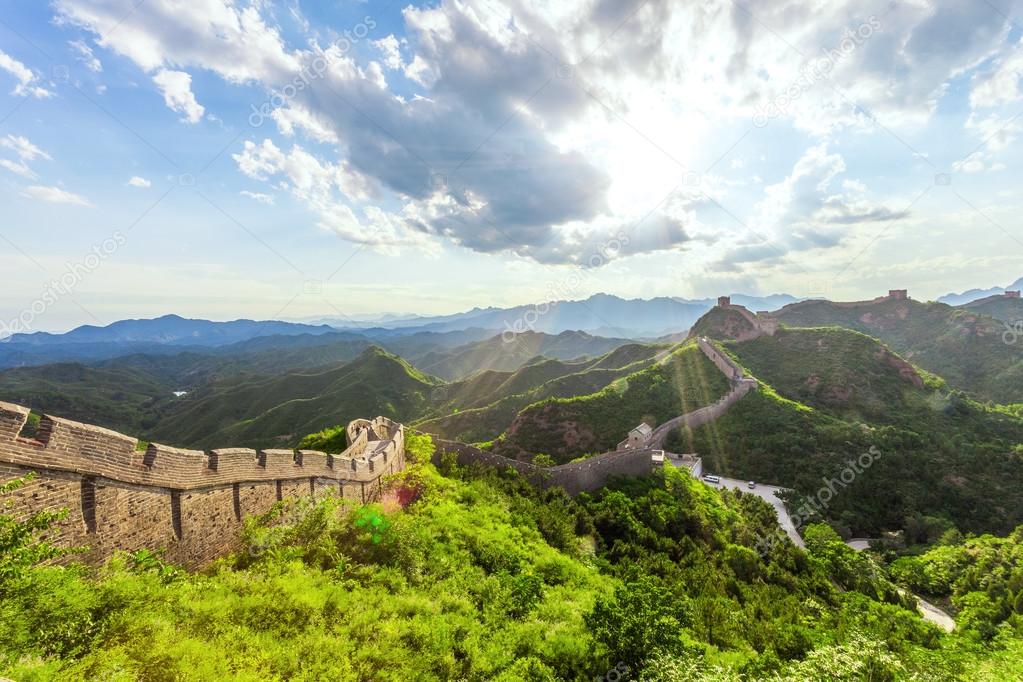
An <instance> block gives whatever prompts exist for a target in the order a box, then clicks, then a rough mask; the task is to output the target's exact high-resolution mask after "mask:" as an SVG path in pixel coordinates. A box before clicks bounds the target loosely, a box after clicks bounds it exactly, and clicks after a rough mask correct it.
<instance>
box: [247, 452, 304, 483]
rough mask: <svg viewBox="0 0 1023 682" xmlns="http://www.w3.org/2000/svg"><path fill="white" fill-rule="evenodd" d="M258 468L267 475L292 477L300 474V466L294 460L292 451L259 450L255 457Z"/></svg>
mask: <svg viewBox="0 0 1023 682" xmlns="http://www.w3.org/2000/svg"><path fill="white" fill-rule="evenodd" d="M257 458H258V460H259V466H261V467H263V468H264V469H266V471H267V473H271V474H279V475H282V476H293V475H295V474H298V473H300V467H301V464H300V463H299V461H298V460H297V459H296V456H295V451H294V450H282V449H276V450H260V451H259V454H258V455H257Z"/></svg>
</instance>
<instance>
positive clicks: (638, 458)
mask: <svg viewBox="0 0 1023 682" xmlns="http://www.w3.org/2000/svg"><path fill="white" fill-rule="evenodd" d="M736 307H741V306H736ZM742 309H743V310H746V309H745V308H742ZM747 312H749V311H747ZM696 341H697V345H698V347H699V348H700V350H701V351H702V352H703V354H704V355H706V356H707V358H708V359H710V361H711V362H713V363H714V366H715V367H717V368H718V370H720V371H721V373H722V374H724V375H725V376H726V377H728V379H729V382H730V383H731V388H730V389H729V391H728V393H726V394H725V395H723V396H722V397H721V398H719V399H718V400H717V401H716V402H715V403H713V404H711V405H707V406H705V407H701V408H698V409H696V410H693V411H692V412H687V413H685V414H680V415H678V416H677V417H674V418H672V419H669V420H668V421H666V422H664V423H663V424H661V425H660V426H658V427H657V428H655V429H649V427H648V429H647V430H643V431H640V429H639V427H637V428H636V429H633V430H632V431H631V432H630V438H627V439H625V440H623V441H622V442H621V443H619V444H618V447H617V449H615V450H612V451H611V452H605V453H603V454H600V455H595V456H593V457H588V458H586V459H584V460H581V461H579V462H569V463H568V464H560V465H558V466H552V467H543V466H537V465H535V464H532V463H530V462H523V461H520V460H517V459H511V458H509V457H503V456H501V455H498V454H495V453H493V452H487V451H486V450H481V449H480V448H477V447H474V446H471V445H466V444H465V443H458V442H455V441H448V440H442V439H436V438H435V439H434V441H435V442H436V443H437V454H436V455H435V456H434V461H435V462H440V461H441V459H442V457H443V455H444V453H451V454H453V455H454V456H455V458H456V461H457V462H458V463H459V464H461V465H469V464H479V465H483V466H489V467H497V468H508V467H510V468H512V469H515V470H516V471H518V472H519V473H520V474H522V475H523V476H525V477H526V478H527V479H528V480H530V481H531V482H532V483H533V484H535V485H538V486H541V487H558V486H560V487H562V488H564V489H565V491H566V492H568V493H569V494H570V495H576V494H578V493H581V492H588V491H592V490H596V489H598V488H601V487H603V486H605V485H607V483H608V482H609V481H610V480H611V479H612V478H614V477H617V476H643V475H646V474H649V473H650V472H651V471H652V470H654V469H656V468H659V467H661V466H663V465H664V463H665V461H666V458H667V459H673V460H675V462H676V463H677V464H681V465H682V466H684V467H685V468H687V469H688V470H689V471H690V472H691V473H692V474H694V475H696V476H699V475H700V472H701V471H702V467H703V464H702V461H701V460H700V458H698V457H695V456H694V455H691V454H675V453H666V452H665V451H664V450H663V443H664V440H665V438H666V437H667V436H668V434H669V433H670V432H671V431H672V430H674V429H677V428H681V427H686V428H690V429H694V428H697V427H699V426H702V425H704V424H707V423H709V422H712V421H714V420H715V419H717V418H719V417H720V416H721V415H723V414H724V413H725V412H727V411H728V409H729V408H730V407H731V406H732V405H734V404H735V403H736V402H737V401H739V400H740V399H741V398H742V397H743V396H745V395H746V394H747V393H749V392H750V391H752V390H754V389H755V388H756V387H757V385H758V384H757V381H756V379H753V378H751V377H747V376H746V375H745V373H744V372H743V370H742V368H741V367H740V366H739V365H738V364H736V363H735V361H734V360H732V359H731V358H730V357H729V356H728V355H727V354H725V353H724V352H722V351H721V349H719V348H718V347H717V346H716V345H714V343H713V342H711V341H710V340H709V339H706V338H698V339H697V340H696ZM641 426H642V425H641ZM637 432H639V436H638V437H637V438H632V437H631V436H632V434H635V433H637Z"/></svg>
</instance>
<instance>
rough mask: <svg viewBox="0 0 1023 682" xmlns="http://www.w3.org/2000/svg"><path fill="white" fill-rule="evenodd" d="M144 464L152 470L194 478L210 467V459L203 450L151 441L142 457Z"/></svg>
mask: <svg viewBox="0 0 1023 682" xmlns="http://www.w3.org/2000/svg"><path fill="white" fill-rule="evenodd" d="M142 464H143V465H144V466H146V467H147V468H148V469H149V470H150V471H158V472H164V473H167V474H170V475H173V476H175V477H181V478H183V479H184V478H185V477H188V478H190V479H194V478H195V477H197V476H201V475H202V473H203V472H204V471H205V470H206V469H207V468H209V466H210V461H209V458H208V457H207V456H206V453H205V452H203V451H202V450H183V449H181V448H173V447H171V446H169V445H161V444H160V443H150V444H149V447H148V448H146V453H145V455H144V456H143V458H142Z"/></svg>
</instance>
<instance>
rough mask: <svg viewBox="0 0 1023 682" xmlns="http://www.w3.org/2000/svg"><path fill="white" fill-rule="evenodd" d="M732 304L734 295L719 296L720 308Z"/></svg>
mask: <svg viewBox="0 0 1023 682" xmlns="http://www.w3.org/2000/svg"><path fill="white" fill-rule="evenodd" d="M730 305H732V297H731V296H718V307H719V308H725V307H728V306H730Z"/></svg>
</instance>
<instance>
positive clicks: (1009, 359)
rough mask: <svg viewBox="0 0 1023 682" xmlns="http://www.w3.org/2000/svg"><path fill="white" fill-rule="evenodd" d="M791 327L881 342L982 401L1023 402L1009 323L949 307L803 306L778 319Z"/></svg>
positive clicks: (1017, 347)
mask: <svg viewBox="0 0 1023 682" xmlns="http://www.w3.org/2000/svg"><path fill="white" fill-rule="evenodd" d="M773 316H774V317H776V318H777V319H778V320H779V321H780V322H782V323H783V324H785V325H788V326H790V327H823V326H838V327H844V328H846V329H853V330H856V331H859V332H863V333H864V334H868V335H870V336H873V337H876V338H878V339H880V340H881V341H883V342H884V343H886V344H887V345H888V346H889V347H890V348H891V349H892V350H893V351H895V352H896V353H898V354H899V355H901V356H902V357H904V358H905V359H906V360H909V361H910V362H912V363H914V364H915V365H918V366H920V367H922V368H924V369H926V370H928V371H930V372H934V373H935V374H938V375H939V376H941V377H942V378H943V379H945V380H946V381H947V382H948V383H949V384H950V385H951V386H953V387H955V388H958V389H960V390H964V391H968V392H969V393H971V394H972V395H974V396H975V397H976V398H978V399H981V400H993V401H995V402H1000V403H1017V402H1023V337H1021V338H1020V339H1019V341H1018V342H1017V343H1015V344H1008V343H1005V341H1004V340H1003V334H1004V332H1005V323H1003V322H1001V321H999V320H996V319H994V318H992V317H988V316H987V315H982V314H978V313H976V312H973V311H971V310H968V309H962V308H953V307H951V306H948V305H945V304H944V303H920V302H918V301H912V300H891V299H884V300H880V301H869V302H863V303H832V302H830V301H803V302H800V303H793V304H791V305H787V306H785V307H784V308H782V309H781V310H779V311H777V312H776V313H774V314H773Z"/></svg>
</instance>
